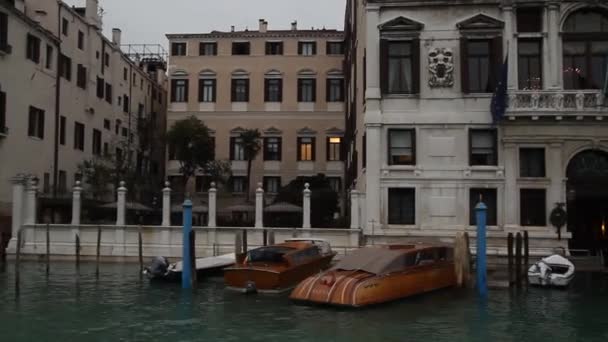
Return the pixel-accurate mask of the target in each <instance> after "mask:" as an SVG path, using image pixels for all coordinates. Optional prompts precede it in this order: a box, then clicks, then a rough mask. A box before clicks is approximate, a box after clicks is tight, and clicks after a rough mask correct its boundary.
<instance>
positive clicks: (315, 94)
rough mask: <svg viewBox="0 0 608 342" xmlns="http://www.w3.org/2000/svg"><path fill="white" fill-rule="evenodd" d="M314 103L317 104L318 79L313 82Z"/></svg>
mask: <svg viewBox="0 0 608 342" xmlns="http://www.w3.org/2000/svg"><path fill="white" fill-rule="evenodd" d="M312 102H317V79H316V78H315V79H313V80H312Z"/></svg>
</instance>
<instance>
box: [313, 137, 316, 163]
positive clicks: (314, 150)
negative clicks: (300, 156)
mask: <svg viewBox="0 0 608 342" xmlns="http://www.w3.org/2000/svg"><path fill="white" fill-rule="evenodd" d="M316 142H317V138H315V137H313V138H312V161H315V160H317V153H316V152H317V144H316Z"/></svg>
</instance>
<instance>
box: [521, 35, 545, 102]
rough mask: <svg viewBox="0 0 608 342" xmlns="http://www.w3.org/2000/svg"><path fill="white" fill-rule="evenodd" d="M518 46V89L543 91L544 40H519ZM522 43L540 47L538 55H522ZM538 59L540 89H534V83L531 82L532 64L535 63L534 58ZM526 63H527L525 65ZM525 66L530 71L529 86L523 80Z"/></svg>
mask: <svg viewBox="0 0 608 342" xmlns="http://www.w3.org/2000/svg"><path fill="white" fill-rule="evenodd" d="M517 43H518V45H517V79H518V89H520V90H542V89H543V39H542V38H520V39H519V40H518V42H517ZM522 43H526V44H528V43H535V44H537V45H538V52H539V53H538V55H532V54H522V52H521V44H522ZM535 57H536V58H538V71H539V81H538V88H534V87H532V83H531V82H530V81H529V80H530V76H532V75H531V72H530V69H531V68H530V65H531V64H532V63H534V62H533V61H532V59H533V58H535ZM524 62H526V63H524ZM524 64H525V65H526V67H527V70H528V80H527V81H528V82H527V84H524V82H525V81H524V80H523V77H522V75H523V73H522V67H523V66H524Z"/></svg>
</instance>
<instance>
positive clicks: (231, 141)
mask: <svg viewBox="0 0 608 342" xmlns="http://www.w3.org/2000/svg"><path fill="white" fill-rule="evenodd" d="M235 139H236V138H235V137H230V160H234V142H235Z"/></svg>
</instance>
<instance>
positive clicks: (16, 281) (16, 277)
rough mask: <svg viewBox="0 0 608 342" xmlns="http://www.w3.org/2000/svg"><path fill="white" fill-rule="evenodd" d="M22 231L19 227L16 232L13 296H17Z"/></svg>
mask: <svg viewBox="0 0 608 342" xmlns="http://www.w3.org/2000/svg"><path fill="white" fill-rule="evenodd" d="M22 232H23V231H22V230H21V229H19V232H18V233H17V251H16V253H17V254H16V256H15V297H19V290H20V289H19V286H20V284H19V277H20V275H19V271H20V269H19V264H20V260H21V237H22V235H23V233H22Z"/></svg>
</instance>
